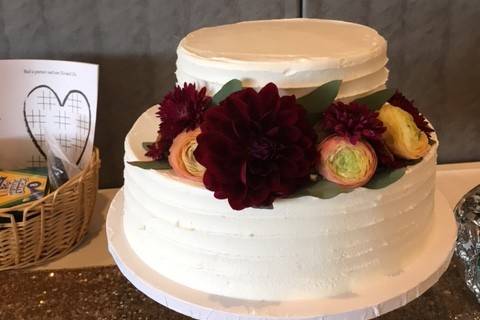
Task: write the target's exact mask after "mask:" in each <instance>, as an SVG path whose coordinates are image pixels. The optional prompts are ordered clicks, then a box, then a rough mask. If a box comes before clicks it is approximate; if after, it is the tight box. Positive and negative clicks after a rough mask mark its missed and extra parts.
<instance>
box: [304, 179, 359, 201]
mask: <svg viewBox="0 0 480 320" xmlns="http://www.w3.org/2000/svg"><path fill="white" fill-rule="evenodd" d="M352 190H353V189H348V188H343V187H342V186H339V185H338V184H335V183H333V182H330V181H328V180H325V179H321V180H318V181H316V182H315V183H312V184H310V185H309V186H307V187H305V188H303V189H301V190H300V192H299V193H297V194H296V195H295V196H302V195H303V196H312V197H317V198H320V199H330V198H333V197H335V196H337V195H339V194H340V193H348V192H351V191H352Z"/></svg>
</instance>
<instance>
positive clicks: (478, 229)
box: [454, 185, 480, 302]
mask: <svg viewBox="0 0 480 320" xmlns="http://www.w3.org/2000/svg"><path fill="white" fill-rule="evenodd" d="M454 212H455V219H456V220H457V224H458V238H457V243H456V247H455V253H456V255H457V256H458V257H459V258H460V259H461V260H462V261H463V264H464V266H465V283H466V284H467V287H468V288H469V289H470V290H471V291H472V292H473V293H474V294H475V296H476V298H477V300H478V301H479V302H480V185H478V186H476V187H475V188H473V189H472V190H470V191H469V192H467V194H465V195H464V196H463V198H462V199H461V200H460V201H459V202H458V204H457V206H456V207H455V210H454Z"/></svg>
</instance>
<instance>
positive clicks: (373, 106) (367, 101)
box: [354, 88, 395, 111]
mask: <svg viewBox="0 0 480 320" xmlns="http://www.w3.org/2000/svg"><path fill="white" fill-rule="evenodd" d="M394 93H395V90H393V89H388V88H387V89H384V90H380V91H377V92H374V93H372V94H370V95H368V96H366V97H362V98H359V99H356V100H355V101H354V102H357V103H359V104H364V105H366V106H367V107H368V109H370V110H372V111H377V110H378V109H380V108H381V107H382V106H383V104H384V103H385V102H387V100H388V99H390V98H391V97H392V96H393V94H394Z"/></svg>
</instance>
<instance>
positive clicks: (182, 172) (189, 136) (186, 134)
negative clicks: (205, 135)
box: [168, 128, 205, 182]
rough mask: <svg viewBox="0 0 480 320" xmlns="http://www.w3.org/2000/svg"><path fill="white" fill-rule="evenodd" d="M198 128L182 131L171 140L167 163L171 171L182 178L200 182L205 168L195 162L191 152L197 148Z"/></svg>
mask: <svg viewBox="0 0 480 320" xmlns="http://www.w3.org/2000/svg"><path fill="white" fill-rule="evenodd" d="M199 134H200V128H197V129H195V130H193V131H183V132H182V133H180V134H179V135H178V136H177V137H176V138H175V139H173V143H172V146H171V147H170V154H169V155H168V162H169V163H170V165H171V166H172V169H173V171H174V172H175V173H176V174H177V175H178V176H179V177H182V178H185V179H188V180H191V181H195V182H202V179H203V174H204V173H205V167H203V166H202V165H201V164H200V163H198V162H197V160H196V159H195V156H194V155H193V151H195V149H196V148H197V136H198V135H199Z"/></svg>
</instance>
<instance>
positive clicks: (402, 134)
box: [378, 103, 430, 159]
mask: <svg viewBox="0 0 480 320" xmlns="http://www.w3.org/2000/svg"><path fill="white" fill-rule="evenodd" d="M378 119H379V120H381V121H382V122H383V125H384V126H385V127H386V128H387V130H386V131H385V132H384V134H383V135H382V138H383V140H384V141H385V144H386V145H387V147H388V149H390V151H391V152H392V153H393V154H395V155H396V156H399V157H401V158H404V159H419V158H421V157H423V156H424V155H425V154H426V153H427V152H428V150H430V145H429V143H428V137H427V135H426V134H425V132H423V131H421V130H420V129H419V128H418V127H417V125H416V124H415V121H414V120H413V117H412V115H411V114H410V113H408V112H406V111H405V110H403V109H401V108H399V107H395V106H392V105H391V104H389V103H385V104H384V105H383V106H382V107H381V108H380V110H379V115H378Z"/></svg>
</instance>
